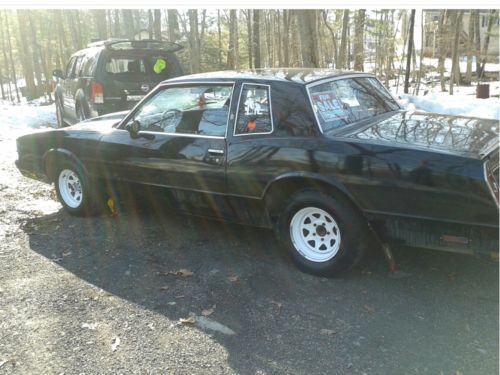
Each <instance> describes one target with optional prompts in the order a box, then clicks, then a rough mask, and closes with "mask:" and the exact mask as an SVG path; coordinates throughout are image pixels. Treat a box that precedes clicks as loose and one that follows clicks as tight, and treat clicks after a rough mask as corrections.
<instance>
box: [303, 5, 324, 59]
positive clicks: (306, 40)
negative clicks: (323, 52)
mask: <svg viewBox="0 0 500 375" xmlns="http://www.w3.org/2000/svg"><path fill="white" fill-rule="evenodd" d="M299 14H300V18H301V22H300V25H299V27H300V47H301V48H300V49H301V56H302V66H304V67H310V68H317V67H319V56H318V51H319V47H318V35H317V31H316V10H302V11H300V13H299Z"/></svg>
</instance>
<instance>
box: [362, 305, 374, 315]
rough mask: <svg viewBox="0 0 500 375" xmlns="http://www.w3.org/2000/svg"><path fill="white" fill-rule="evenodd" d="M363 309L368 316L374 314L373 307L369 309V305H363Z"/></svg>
mask: <svg viewBox="0 0 500 375" xmlns="http://www.w3.org/2000/svg"><path fill="white" fill-rule="evenodd" d="M363 308H364V309H365V310H366V311H367V312H368V313H370V314H374V313H375V309H374V308H373V307H371V306H370V305H364V306H363Z"/></svg>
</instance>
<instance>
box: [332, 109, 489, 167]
mask: <svg viewBox="0 0 500 375" xmlns="http://www.w3.org/2000/svg"><path fill="white" fill-rule="evenodd" d="M498 131H499V123H498V121H496V120H488V119H480V118H474V117H463V116H448V115H442V114H436V113H427V112H407V111H401V112H396V113H395V114H393V115H392V116H382V117H381V119H379V120H378V121H375V123H373V122H371V123H370V124H366V123H365V125H360V126H355V125H354V126H352V127H349V128H348V129H345V131H343V132H342V133H335V135H337V136H338V135H340V136H343V137H347V138H353V139H360V140H364V141H372V142H374V143H384V144H391V145H394V146H401V147H408V148H421V149H426V150H429V151H435V152H445V153H453V154H459V155H462V156H465V157H472V158H476V159H483V158H484V157H485V156H486V155H488V154H489V153H490V152H491V150H492V149H493V148H494V147H495V146H496V145H497V144H498ZM332 136H333V134H332Z"/></svg>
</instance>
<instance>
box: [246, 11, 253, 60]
mask: <svg viewBox="0 0 500 375" xmlns="http://www.w3.org/2000/svg"><path fill="white" fill-rule="evenodd" d="M246 13H247V34H248V68H249V69H252V67H253V53H252V51H253V33H252V10H251V9H247V11H246Z"/></svg>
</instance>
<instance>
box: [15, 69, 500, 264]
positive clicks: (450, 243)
mask: <svg viewBox="0 0 500 375" xmlns="http://www.w3.org/2000/svg"><path fill="white" fill-rule="evenodd" d="M186 103H188V104H186ZM179 108H182V110H179ZM162 110H164V111H163V112H162ZM498 125H499V124H498V121H493V120H484V119H479V118H467V117H454V116H444V115H439V114H431V113H418V112H414V113H412V112H407V111H404V110H402V109H401V108H400V107H399V105H398V104H397V102H396V101H395V100H394V99H393V98H392V97H391V95H390V94H389V92H387V90H386V89H385V88H384V87H383V86H382V85H381V84H380V82H379V81H378V80H377V79H376V78H375V77H374V76H372V75H369V74H364V73H352V72H338V71H330V70H283V69H280V70H259V71H252V72H219V73H207V74H201V75H194V76H185V77H179V78H176V79H173V80H169V81H167V82H164V83H162V84H161V85H159V86H158V87H157V89H155V90H154V92H152V93H150V94H149V95H148V97H147V98H145V99H144V101H143V102H141V103H140V105H138V106H137V107H136V108H135V109H134V110H133V111H131V112H130V113H128V114H125V113H122V114H116V115H113V116H105V117H102V118H97V119H93V120H91V121H86V122H82V123H80V124H79V125H76V126H73V127H70V128H66V129H61V130H49V131H46V132H43V133H37V134H33V135H27V136H23V137H20V138H19V139H18V141H17V143H18V152H19V160H18V161H17V166H18V168H19V169H20V170H21V172H23V173H25V174H27V175H29V176H35V177H38V178H40V177H41V178H44V179H46V180H47V181H55V182H56V188H57V189H58V193H59V190H60V189H61V186H62V188H63V190H64V187H65V186H66V185H64V183H66V182H68V181H67V180H64V181H63V183H62V185H61V173H62V172H61V171H62V170H63V169H65V170H73V171H75V176H76V179H79V180H80V182H81V183H82V186H84V187H85V188H86V189H87V192H86V194H87V198H88V196H89V195H95V194H94V193H93V192H91V193H89V190H90V186H92V187H94V186H97V187H96V188H95V189H99V191H102V189H105V190H106V191H107V192H108V194H111V192H110V189H112V190H113V189H114V187H115V186H118V185H120V186H121V185H123V184H124V183H125V185H126V186H128V187H131V186H140V187H141V189H142V190H144V189H145V188H147V189H158V190H160V191H161V192H162V195H165V194H166V193H168V195H169V197H170V198H171V199H172V200H173V201H174V202H175V203H176V204H177V206H178V207H181V208H182V209H184V210H186V211H189V212H191V213H196V214H200V215H206V216H212V217H217V218H221V219H225V220H233V221H237V222H244V223H249V224H251V225H256V226H263V227H274V228H276V229H277V231H278V233H279V235H280V238H282V239H283V241H284V242H285V244H286V245H287V246H288V248H289V249H290V250H291V254H292V257H293V259H294V260H295V261H296V263H297V264H298V265H299V266H300V267H301V268H303V269H305V270H306V271H309V272H315V273H319V274H332V273H335V272H337V271H338V270H340V269H343V268H346V267H348V266H349V265H351V264H353V263H354V262H355V261H356V260H357V259H358V258H359V256H360V255H361V250H359V249H362V248H363V247H366V245H367V242H369V239H373V238H376V239H378V240H379V241H380V242H382V243H393V244H394V243H396V244H401V245H406V246H412V247H418V248H432V249H441V250H448V251H456V252H463V253H478V252H483V253H484V252H486V253H489V252H495V251H498V165H499V156H498V155H499V154H498V152H499V151H498ZM61 165H62V166H63V167H61ZM65 181H66V182H65ZM59 185H61V186H59ZM58 186H59V187H58ZM68 186H70V188H71V186H73V185H71V181H70V182H69V185H68ZM77 187H78V186H77ZM103 187H106V188H103ZM66 190H68V188H66ZM68 191H69V192H70V193H71V192H72V191H73V190H71V189H70V190H68ZM96 191H97V190H96ZM59 196H60V198H61V194H59ZM78 196H79V197H80V199H83V198H81V195H78ZM69 198H71V196H69ZM61 201H62V203H63V205H64V206H65V208H66V209H68V211H70V212H72V213H76V214H81V213H83V212H84V211H83V209H84V208H88V207H89V206H90V204H89V202H88V200H87V201H77V202H76V203H78V204H79V206H78V207H76V208H73V207H68V204H66V203H65V200H64V198H63V199H61ZM373 234H374V235H375V236H373ZM304 249H305V250H304ZM332 249H333V250H332ZM332 254H333V255H332Z"/></svg>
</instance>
